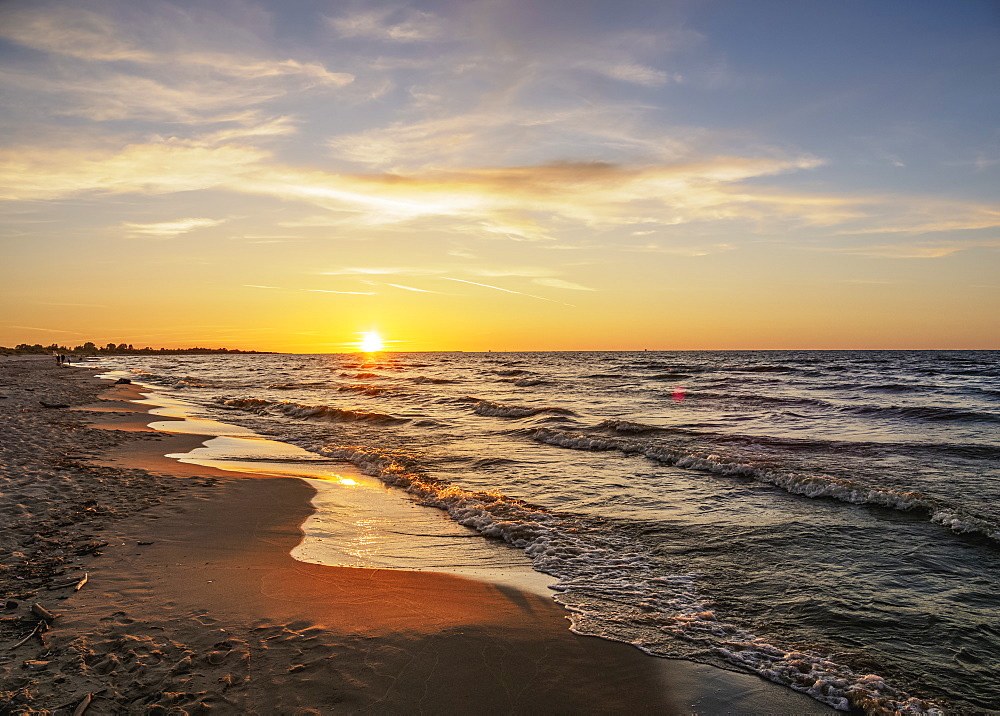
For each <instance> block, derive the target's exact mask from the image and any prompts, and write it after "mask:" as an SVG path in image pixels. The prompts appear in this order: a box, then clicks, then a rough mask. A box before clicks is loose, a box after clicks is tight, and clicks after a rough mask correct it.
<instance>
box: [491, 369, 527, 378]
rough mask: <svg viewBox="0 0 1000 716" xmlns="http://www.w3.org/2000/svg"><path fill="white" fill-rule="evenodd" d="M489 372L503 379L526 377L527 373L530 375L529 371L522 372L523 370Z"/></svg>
mask: <svg viewBox="0 0 1000 716" xmlns="http://www.w3.org/2000/svg"><path fill="white" fill-rule="evenodd" d="M490 372H491V373H495V374H496V375H502V376H504V377H505V378H509V377H512V376H515V375H528V374H529V373H531V371H530V370H524V369H523V368H511V369H509V370H491V371H490Z"/></svg>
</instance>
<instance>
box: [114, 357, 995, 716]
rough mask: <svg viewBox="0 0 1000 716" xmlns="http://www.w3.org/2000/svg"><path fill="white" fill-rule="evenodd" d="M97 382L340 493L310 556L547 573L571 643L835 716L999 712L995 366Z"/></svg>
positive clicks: (767, 363)
mask: <svg viewBox="0 0 1000 716" xmlns="http://www.w3.org/2000/svg"><path fill="white" fill-rule="evenodd" d="M100 365H102V366H103V367H105V368H107V369H108V370H109V371H110V372H109V373H108V375H111V376H121V375H128V376H129V377H131V378H132V379H133V380H134V381H135V382H138V383H141V384H144V385H147V386H150V388H151V390H152V391H153V392H154V393H155V395H154V396H153V397H152V399H153V402H154V403H156V404H158V405H162V406H165V407H164V409H163V410H162V411H160V412H162V413H166V414H169V415H175V416H177V415H183V416H190V417H195V418H199V419H202V420H203V421H206V422H205V423H204V424H205V425H216V426H217V425H218V422H221V423H222V424H224V425H227V426H239V429H232V430H228V431H227V429H221V430H220V429H219V428H217V427H215V428H209V429H206V430H204V431H202V432H204V434H206V436H209V435H217V436H221V437H215V438H212V439H211V440H210V442H209V443H208V447H207V448H206V453H207V457H206V459H208V458H213V459H219V458H221V459H223V460H228V461H229V462H230V463H231V464H232V465H234V466H236V467H239V468H241V469H253V468H254V466H257V469H259V470H260V471H264V472H273V473H275V474H296V475H299V476H302V477H305V478H309V479H311V480H312V481H313V482H314V484H316V485H317V486H319V487H321V488H322V487H323V486H324V485H326V486H328V487H329V488H330V490H326V491H324V490H323V489H321V491H320V494H319V496H318V498H317V500H315V501H314V504H316V506H317V514H316V516H315V517H314V518H313V519H312V520H311V521H310V523H307V526H306V531H307V534H308V538H307V539H306V540H305V542H304V543H303V546H302V547H301V548H300V550H299V552H301V554H297V555H296V556H299V557H300V558H302V559H307V560H309V561H320V562H326V563H331V564H360V565H370V566H393V567H410V568H440V569H442V570H450V571H459V572H461V571H462V570H463V569H464V570H467V571H469V572H470V573H471V574H472V575H473V576H475V572H476V571H477V570H479V571H480V572H482V573H483V574H494V575H495V574H497V573H499V572H504V571H506V572H511V573H515V572H518V571H520V572H521V573H522V577H523V576H524V574H523V573H524V572H530V573H531V574H534V575H536V576H538V577H539V578H540V579H543V582H542V584H543V586H542V587H541V588H543V589H544V583H551V593H552V594H553V595H554V596H555V598H556V600H557V601H558V602H560V603H561V604H563V605H564V606H565V608H566V609H567V610H568V612H569V614H570V616H571V621H572V628H573V630H574V631H577V632H578V633H581V634H589V635H595V636H600V637H604V638H607V639H612V640H617V641H622V642H626V643H630V644H634V645H635V646H636V647H638V648H640V649H642V650H644V651H646V652H647V653H649V654H650V655H652V656H663V657H673V658H685V659H691V660H696V661H701V662H706V663H712V664H717V665H719V666H723V667H725V668H731V669H732V668H735V669H741V670H748V671H751V672H754V673H757V674H760V675H762V676H764V677H765V678H768V679H771V680H772V681H775V682H778V683H782V684H785V685H787V686H788V687H789V688H793V689H796V690H799V691H803V692H805V693H808V694H810V695H811V696H813V697H814V698H816V699H817V700H818V701H821V702H823V703H826V704H829V705H831V706H834V707H835V708H839V709H847V708H849V707H853V708H859V709H863V710H865V711H868V712H870V713H879V712H880V711H879V710H880V709H888V710H889V712H892V711H901V712H903V713H923V712H933V711H934V710H935V709H940V710H942V711H944V712H946V713H1000V710H998V709H1000V657H998V654H1000V352H996V351H992V352H991V351H954V352H940V351H932V352H920V351H902V352H894V351H830V352H823V351H761V352H717V351H712V352H636V353H622V352H606V353H601V352H594V353H386V354H372V355H364V354H349V355H348V354H344V355H303V356H297V355H245V356H241V355H232V356H150V357H135V356H128V357H106V358H103V359H101V361H100ZM211 421H218V422H216V423H212V422H211ZM193 432H198V430H193ZM241 435H243V436H247V435H256V436H262V437H263V438H267V440H265V441H263V442H259V446H260V447H259V448H258V447H255V445H257V444H258V443H253V442H248V441H247V440H243V439H241V438H240V436H241ZM258 440H260V438H258ZM227 441H228V442H227ZM275 445H278V446H279V447H278V449H277V450H276V449H275V448H274V446H275ZM282 446H283V447H282ZM196 452H197V451H196ZM187 457H188V458H189V459H194V458H195V457H196V456H190V455H189V456H187ZM261 465H263V467H261ZM282 465H283V466H284V467H281V466H282ZM276 466H277V467H276ZM345 475H346V476H345ZM348 488H350V489H348ZM354 488H357V489H356V490H355V489H354ZM362 488H364V489H362ZM358 495H361V497H358ZM420 506H431V507H433V508H436V509H434V510H428V509H421V508H420ZM387 525H388V527H386V526H387ZM379 529H381V530H382V531H383V532H385V530H386V529H388V530H389V531H391V532H392V533H393V535H394V539H395V543H394V544H395V545H396V547H393V546H391V545H389V546H386V545H387V544H389V543H386V542H385V541H384V540H383V541H382V542H380V541H379V540H380V538H379V536H378V534H379ZM400 545H404V546H405V545H409V547H410V548H409V549H401V548H399V546H400ZM407 560H410V561H407ZM411 562H412V563H411ZM542 575H549V576H548V577H547V578H543V577H542Z"/></svg>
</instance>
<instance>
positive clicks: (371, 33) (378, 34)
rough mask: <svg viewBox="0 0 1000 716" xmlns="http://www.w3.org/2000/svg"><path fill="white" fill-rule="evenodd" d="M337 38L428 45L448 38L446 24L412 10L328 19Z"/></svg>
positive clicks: (381, 10) (369, 11) (378, 11)
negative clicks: (436, 40)
mask: <svg viewBox="0 0 1000 716" xmlns="http://www.w3.org/2000/svg"><path fill="white" fill-rule="evenodd" d="M327 22H328V23H329V25H330V27H331V28H332V29H333V31H334V32H335V33H337V35H339V36H340V37H344V38H363V39H368V40H382V41H385V42H405V43H409V42H425V41H428V40H434V39H437V38H439V37H441V36H442V35H443V34H444V25H445V23H444V21H443V20H442V19H441V18H440V17H438V16H436V15H433V14H431V13H428V12H421V11H419V10H411V9H398V10H397V9H393V8H383V9H379V10H364V11H360V12H353V13H350V14H347V15H340V16H338V17H330V18H327Z"/></svg>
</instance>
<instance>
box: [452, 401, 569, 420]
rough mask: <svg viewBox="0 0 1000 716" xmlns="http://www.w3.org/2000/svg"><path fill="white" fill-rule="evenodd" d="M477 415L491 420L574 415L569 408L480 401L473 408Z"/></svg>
mask: <svg viewBox="0 0 1000 716" xmlns="http://www.w3.org/2000/svg"><path fill="white" fill-rule="evenodd" d="M472 409H473V411H474V412H476V413H477V414H478V415H483V416H487V417H492V418H530V417H533V416H535V415H576V413H574V412H573V411H572V410H570V409H569V408H555V407H543V408H534V407H530V406H526V405H504V404H503V403H494V402H492V401H489V400H480V401H478V402H477V403H476V404H475V405H474V406H473V408H472Z"/></svg>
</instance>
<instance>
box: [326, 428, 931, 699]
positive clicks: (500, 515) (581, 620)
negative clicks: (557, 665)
mask: <svg viewBox="0 0 1000 716" xmlns="http://www.w3.org/2000/svg"><path fill="white" fill-rule="evenodd" d="M319 452H320V453H321V454H323V455H326V456H328V457H335V458H340V459H343V460H348V461H350V462H351V463H353V464H354V465H356V466H357V467H358V468H359V469H361V470H362V471H363V472H365V473H366V474H368V475H372V476H375V477H378V478H379V479H380V480H382V481H383V482H385V483H386V484H389V485H393V486H395V487H399V488H402V489H404V490H406V491H407V492H408V493H410V494H412V495H414V496H415V497H417V498H418V499H419V501H420V502H421V504H423V505H428V506H432V507H437V508H439V509H441V510H444V511H446V512H447V513H448V514H449V516H450V517H451V518H452V519H453V520H455V521H456V522H458V523H459V524H461V525H464V526H466V527H469V528H472V529H474V530H476V531H477V532H479V534H481V535H483V536H485V537H492V538H495V539H501V540H503V541H504V542H506V543H507V544H510V545H512V546H514V547H517V548H519V549H522V550H524V553H525V554H526V555H527V556H528V557H529V558H530V559H531V560H532V564H533V566H534V568H535V569H536V570H537V571H540V572H543V573H545V574H550V575H552V576H554V577H557V578H558V580H559V581H558V582H557V584H556V585H554V586H553V589H554V590H556V591H557V592H558V596H556V601H557V602H559V603H560V604H562V605H563V606H564V607H565V608H566V609H567V610H568V611H569V613H570V621H571V624H572V626H571V629H572V631H573V632H575V633H577V634H583V635H590V636H598V637H602V638H605V639H610V640H613V641H620V642H625V643H629V644H633V645H634V646H637V647H638V648H640V649H642V650H643V651H645V652H647V653H649V654H652V655H655V656H666V657H674V658H693V659H697V660H699V661H705V662H709V663H716V664H730V665H735V666H740V667H742V668H744V669H748V670H750V671H752V672H754V673H757V674H759V675H760V676H762V677H764V678H767V679H769V680H771V681H773V682H776V683H779V684H784V685H786V686H788V687H790V688H792V689H793V690H795V691H799V692H802V693H804V694H806V695H808V696H811V697H812V698H814V699H816V700H817V701H820V702H822V703H825V704H828V705H829V706H832V707H833V708H835V709H838V710H842V711H846V710H849V709H851V708H856V709H864V710H866V711H867V712H869V713H898V714H931V715H934V716H937V715H939V714H941V711H940V710H939V709H937V708H936V707H935V706H934V705H933V704H931V703H928V702H926V701H922V700H920V699H916V698H912V697H910V696H909V695H908V694H906V693H905V692H903V691H901V690H898V689H895V688H893V687H892V686H890V685H889V684H888V683H886V681H885V679H883V678H882V677H880V676H878V675H875V674H858V673H855V672H854V671H853V670H851V669H850V668H849V667H847V666H844V665H842V664H839V663H837V662H836V661H834V660H832V659H831V658H829V657H828V656H824V655H822V654H815V653H811V652H808V651H803V650H795V649H787V648H783V647H780V646H776V645H774V644H771V643H769V642H768V641H765V640H764V639H761V638H759V637H756V636H755V635H754V634H752V633H751V632H749V631H747V630H745V629H743V628H741V627H738V626H736V625H734V624H728V623H725V622H723V621H720V620H719V619H718V618H717V617H716V615H715V614H714V613H713V612H712V611H711V610H710V609H709V608H708V606H707V605H706V604H705V602H704V601H703V600H702V598H701V597H700V596H699V595H698V592H697V586H696V575H692V574H664V573H663V569H662V568H658V567H656V566H654V564H655V563H654V562H653V561H652V560H651V559H650V558H649V556H648V555H646V554H643V553H642V552H640V551H636V549H635V547H634V546H632V545H631V544H629V543H628V542H627V540H626V539H623V538H621V537H619V538H618V539H616V538H615V537H613V536H609V535H607V534H603V535H601V536H600V537H598V538H596V539H595V538H592V537H591V535H589V534H588V530H587V524H586V520H580V519H579V518H574V517H573V516H571V515H557V514H552V513H549V512H547V511H545V510H544V509H542V508H540V507H537V506H535V505H532V504H530V503H527V502H524V501H521V500H517V499H513V498H510V497H507V496H505V495H504V494H502V493H501V492H498V491H471V490H465V489H462V488H460V487H457V486H454V485H450V484H448V483H445V482H442V481H438V480H435V479H433V478H429V477H428V476H426V475H423V474H421V473H420V471H419V470H418V469H417V467H416V465H415V464H414V463H413V461H412V460H410V459H409V458H407V457H406V456H401V455H395V454H393V453H392V452H391V451H386V450H379V449H374V448H366V447H360V446H346V445H344V446H326V447H323V448H321V449H320V450H319Z"/></svg>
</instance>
